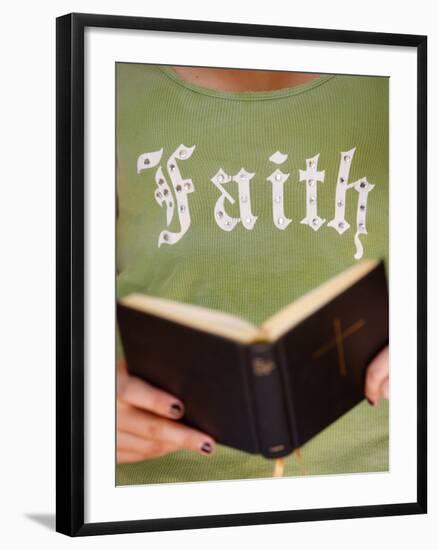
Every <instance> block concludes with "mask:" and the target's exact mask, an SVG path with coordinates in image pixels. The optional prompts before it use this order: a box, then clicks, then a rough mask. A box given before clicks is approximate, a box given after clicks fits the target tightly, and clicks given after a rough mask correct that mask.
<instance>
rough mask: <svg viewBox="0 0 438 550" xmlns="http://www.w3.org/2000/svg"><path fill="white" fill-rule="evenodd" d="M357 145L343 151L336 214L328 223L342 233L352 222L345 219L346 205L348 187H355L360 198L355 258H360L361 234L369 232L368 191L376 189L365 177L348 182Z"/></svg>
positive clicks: (337, 188) (361, 248)
mask: <svg viewBox="0 0 438 550" xmlns="http://www.w3.org/2000/svg"><path fill="white" fill-rule="evenodd" d="M355 152H356V147H354V148H353V149H350V151H344V152H342V153H341V161H340V164H339V171H338V180H337V184H336V197H335V216H334V218H333V219H332V220H330V221H329V222H328V224H327V226H328V227H333V228H334V229H336V231H337V232H338V233H339V234H340V235H342V233H344V232H345V231H347V229H349V227H350V224H349V223H348V222H347V220H346V219H345V205H346V196H347V191H348V189H351V188H352V187H354V189H355V190H356V191H357V192H358V194H359V200H358V205H357V214H356V225H357V228H356V234H355V236H354V244H355V246H356V252H355V255H354V258H355V259H356V260H360V258H362V256H363V245H362V243H361V241H360V239H359V235H360V234H365V235H366V234H367V230H366V224H365V220H366V209H367V200H368V193H369V192H370V191H372V190H373V189H374V187H375V186H374V185H373V184H371V183H369V182H368V181H367V179H366V177H365V178H361V179H360V180H357V181H355V182H353V183H348V177H349V174H350V168H351V164H352V161H353V157H354V153H355Z"/></svg>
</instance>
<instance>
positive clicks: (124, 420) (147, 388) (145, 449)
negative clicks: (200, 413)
mask: <svg viewBox="0 0 438 550" xmlns="http://www.w3.org/2000/svg"><path fill="white" fill-rule="evenodd" d="M183 414H184V405H183V403H182V402H181V401H180V400H179V399H177V398H175V397H173V396H172V395H170V394H168V393H167V392H164V391H162V390H160V389H158V388H156V387H154V386H152V385H150V384H148V383H146V382H143V380H140V378H137V377H136V376H131V375H130V374H129V373H128V369H127V366H126V361H125V360H124V359H120V360H118V362H117V463H118V464H119V463H124V462H137V461H140V460H145V459H146V458H155V457H159V456H162V455H164V454H167V453H170V452H173V451H177V450H178V449H191V450H193V451H196V452H198V453H200V454H202V455H210V454H212V453H213V452H214V449H215V441H214V440H213V439H212V438H211V437H210V436H208V435H206V434H204V433H202V432H199V431H198V430H194V429H192V428H189V427H188V426H185V425H183V424H182V423H180V422H177V421H176V419H178V418H181V417H182V416H183Z"/></svg>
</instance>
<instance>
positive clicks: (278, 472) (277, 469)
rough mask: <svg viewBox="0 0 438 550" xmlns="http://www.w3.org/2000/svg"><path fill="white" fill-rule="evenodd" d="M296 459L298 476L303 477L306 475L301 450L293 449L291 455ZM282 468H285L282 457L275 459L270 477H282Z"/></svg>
mask: <svg viewBox="0 0 438 550" xmlns="http://www.w3.org/2000/svg"><path fill="white" fill-rule="evenodd" d="M292 454H294V455H295V456H296V457H297V462H298V468H299V470H300V475H302V476H305V475H307V472H306V468H305V467H304V462H303V457H302V455H301V450H300V449H299V448H297V449H295V451H294V452H293V453H292ZM284 466H285V460H284V456H282V457H280V458H276V459H275V463H274V473H273V474H272V477H283V476H284Z"/></svg>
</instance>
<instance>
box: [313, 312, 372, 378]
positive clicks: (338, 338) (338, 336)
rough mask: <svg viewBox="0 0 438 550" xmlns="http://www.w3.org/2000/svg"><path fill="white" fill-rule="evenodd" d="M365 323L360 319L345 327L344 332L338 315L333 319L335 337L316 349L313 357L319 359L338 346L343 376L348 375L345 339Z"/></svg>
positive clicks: (340, 368) (340, 369)
mask: <svg viewBox="0 0 438 550" xmlns="http://www.w3.org/2000/svg"><path fill="white" fill-rule="evenodd" d="M364 325H365V321H364V320H363V319H359V320H358V321H356V322H355V323H353V324H352V325H351V326H350V327H348V328H347V329H345V331H344V332H342V326H341V320H340V319H338V318H337V317H336V318H335V319H333V329H334V333H335V338H334V339H333V340H331V341H330V342H328V343H327V344H325V345H324V346H322V348H320V349H319V350H318V351H315V352H314V353H313V355H312V357H313V359H319V358H320V357H321V356H322V355H324V354H325V353H327V352H328V351H330V350H331V349H333V348H334V347H336V348H337V350H338V365H339V372H340V373H341V376H346V375H347V367H346V365H345V354H344V339H345V338H348V337H349V336H351V335H352V334H354V333H355V332H357V331H358V330H360V329H361V328H362V327H363V326H364Z"/></svg>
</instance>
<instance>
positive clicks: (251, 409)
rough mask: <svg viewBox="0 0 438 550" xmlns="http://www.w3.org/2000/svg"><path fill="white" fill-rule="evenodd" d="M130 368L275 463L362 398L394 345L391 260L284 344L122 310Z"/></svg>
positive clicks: (197, 419)
mask: <svg viewBox="0 0 438 550" xmlns="http://www.w3.org/2000/svg"><path fill="white" fill-rule="evenodd" d="M117 320H118V325H119V330H120V335H121V339H122V343H123V348H124V351H125V356H126V360H127V364H128V370H129V371H130V372H131V373H132V374H133V375H136V376H138V377H140V378H142V379H144V380H145V381H147V382H149V383H150V384H153V385H155V386H157V387H159V388H162V389H164V390H166V391H168V392H170V393H171V394H173V395H175V396H177V397H179V398H180V399H181V400H182V401H183V402H184V405H185V415H184V417H183V419H182V420H181V421H182V422H184V423H186V424H187V425H189V426H193V427H195V428H198V429H200V430H202V431H205V432H206V433H208V434H210V435H211V436H212V437H213V438H215V439H216V441H218V442H219V443H221V444H223V445H228V446H230V447H234V448H237V449H240V450H242V451H246V452H249V453H259V454H262V455H264V456H266V457H270V458H276V457H281V456H286V455H288V454H290V453H291V452H292V451H293V450H294V449H295V448H297V447H300V446H301V445H303V444H304V443H305V442H306V441H308V440H309V439H311V438H312V437H313V436H315V435H316V434H318V433H319V432H320V431H321V430H323V429H324V428H326V427H327V426H329V425H330V424H331V423H332V422H334V421H335V420H336V419H338V418H339V417H340V416H341V415H343V414H345V413H346V412H347V411H349V410H350V409H351V408H352V407H354V406H355V405H356V404H358V403H359V402H360V401H361V400H362V399H363V398H364V380H365V369H366V366H367V365H368V363H369V362H370V360H371V359H372V358H373V357H374V355H375V354H376V353H378V351H380V349H382V348H383V347H384V346H385V344H386V343H387V342H388V294H387V285H386V275H385V271H384V266H383V263H380V264H379V265H378V266H377V267H376V268H374V269H373V270H372V271H371V272H369V273H368V274H367V275H365V277H363V278H362V279H361V280H359V281H358V282H357V283H355V284H353V285H352V286H351V287H350V288H348V289H347V290H346V291H344V292H343V293H342V294H340V295H339V296H337V297H336V298H334V299H333V300H331V301H330V302H329V303H328V304H326V305H325V306H323V307H321V308H320V309H319V310H317V311H316V312H315V313H313V314H312V315H310V316H309V317H307V318H306V319H305V320H304V321H301V322H300V323H299V324H298V325H297V326H295V327H294V328H292V329H291V330H290V331H289V332H287V333H286V334H283V336H281V337H280V338H279V339H278V340H277V341H276V342H264V343H260V342H259V343H253V344H242V343H239V342H237V341H234V340H231V339H228V338H224V337H221V336H217V335H214V334H211V333H210V332H207V331H201V330H197V329H194V328H191V327H188V326H186V325H184V324H181V323H178V322H175V321H170V320H167V319H164V318H161V317H159V316H157V315H153V314H150V313H145V312H142V311H139V310H137V309H133V308H131V307H127V306H125V305H123V304H121V303H118V304H117Z"/></svg>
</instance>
